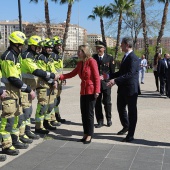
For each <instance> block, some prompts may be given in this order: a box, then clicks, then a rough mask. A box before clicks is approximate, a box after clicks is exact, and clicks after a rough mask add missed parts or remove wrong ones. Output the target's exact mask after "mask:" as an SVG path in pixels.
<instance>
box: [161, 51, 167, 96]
mask: <svg viewBox="0 0 170 170" xmlns="http://www.w3.org/2000/svg"><path fill="white" fill-rule="evenodd" d="M168 56H169V54H164V58H163V59H161V60H159V62H158V76H159V80H160V95H161V96H162V95H164V92H165V93H166V96H168V83H167V71H168V63H167V59H168Z"/></svg>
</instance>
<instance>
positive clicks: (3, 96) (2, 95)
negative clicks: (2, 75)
mask: <svg viewBox="0 0 170 170" xmlns="http://www.w3.org/2000/svg"><path fill="white" fill-rule="evenodd" d="M0 97H1V99H4V98H5V97H7V93H6V90H3V93H2V94H1V96H0Z"/></svg>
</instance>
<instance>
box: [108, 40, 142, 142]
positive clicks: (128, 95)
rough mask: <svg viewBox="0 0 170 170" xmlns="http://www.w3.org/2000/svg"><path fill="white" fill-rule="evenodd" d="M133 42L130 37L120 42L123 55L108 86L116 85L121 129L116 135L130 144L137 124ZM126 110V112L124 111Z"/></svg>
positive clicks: (137, 71)
mask: <svg viewBox="0 0 170 170" xmlns="http://www.w3.org/2000/svg"><path fill="white" fill-rule="evenodd" d="M132 46H133V40H132V39H131V38H130V37H124V38H123V39H122V42H121V48H122V51H123V52H125V55H124V57H123V59H122V62H121V66H120V69H119V71H118V72H116V73H113V74H111V75H110V79H111V80H110V82H108V83H107V85H108V86H110V87H111V86H113V85H115V84H116V85H117V86H118V91H117V109H118V112H119V117H120V121H121V124H122V126H123V129H122V130H121V131H119V132H118V133H117V135H124V134H125V133H126V132H127V131H128V134H127V136H126V137H125V138H124V139H123V140H122V142H131V141H132V140H134V133H135V128H136V123H137V99H138V86H139V58H138V57H137V56H136V55H135V54H134V52H133V50H132ZM126 106H127V108H128V112H127V110H126Z"/></svg>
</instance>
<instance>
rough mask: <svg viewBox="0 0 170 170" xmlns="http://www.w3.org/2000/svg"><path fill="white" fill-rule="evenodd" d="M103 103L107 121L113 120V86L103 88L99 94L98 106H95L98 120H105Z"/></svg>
mask: <svg viewBox="0 0 170 170" xmlns="http://www.w3.org/2000/svg"><path fill="white" fill-rule="evenodd" d="M102 103H103V105H104V110H105V113H106V119H107V121H109V120H111V117H112V116H111V109H112V104H111V88H108V89H105V90H101V93H100V94H99V96H98V98H97V100H96V106H95V115H96V119H97V122H98V123H99V122H102V123H103V120H104V116H103V111H102Z"/></svg>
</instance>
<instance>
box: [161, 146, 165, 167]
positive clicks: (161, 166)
mask: <svg viewBox="0 0 170 170" xmlns="http://www.w3.org/2000/svg"><path fill="white" fill-rule="evenodd" d="M164 158H165V148H164V153H163V157H162V165H161V170H162V169H163V165H164Z"/></svg>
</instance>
